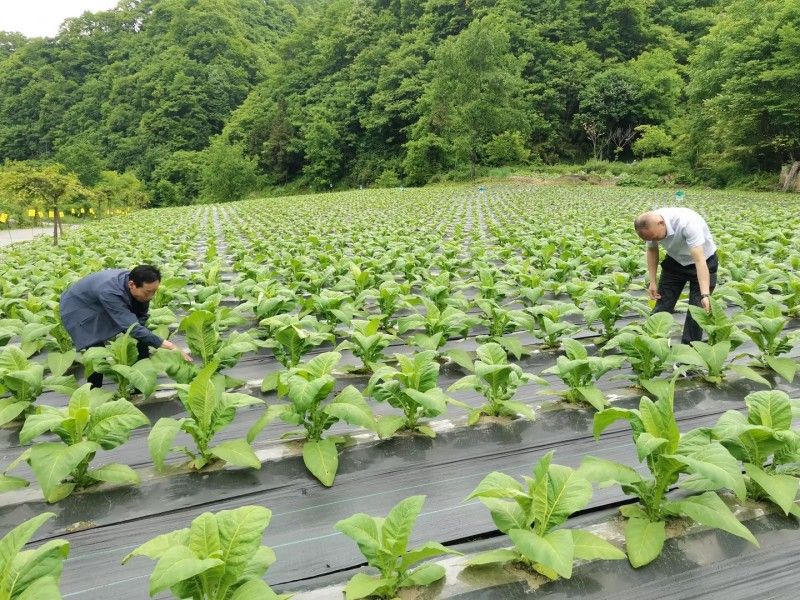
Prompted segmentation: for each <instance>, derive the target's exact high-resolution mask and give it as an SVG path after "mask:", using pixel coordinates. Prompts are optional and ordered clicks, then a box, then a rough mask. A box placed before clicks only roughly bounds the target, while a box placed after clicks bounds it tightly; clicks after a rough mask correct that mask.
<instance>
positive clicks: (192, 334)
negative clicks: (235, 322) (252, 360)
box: [178, 310, 258, 373]
mask: <svg viewBox="0 0 800 600" xmlns="http://www.w3.org/2000/svg"><path fill="white" fill-rule="evenodd" d="M220 327H221V325H220V320H219V318H218V315H215V314H214V313H211V312H208V311H204V310H196V311H194V312H192V313H191V314H190V315H188V316H187V317H184V318H183V320H182V321H181V323H180V325H179V326H178V331H181V332H183V333H185V334H186V343H187V344H188V345H189V349H190V350H191V351H192V354H193V355H194V356H196V357H199V358H200V359H201V360H202V361H203V364H204V365H208V364H211V363H214V364H216V365H217V368H219V369H224V368H229V367H233V366H235V365H236V363H238V362H239V359H240V358H241V357H242V355H243V354H244V353H246V352H254V351H255V350H258V346H257V344H256V343H255V341H253V338H251V337H250V336H249V335H248V334H247V333H236V332H235V333H232V334H230V335H228V336H227V337H225V338H223V337H222V336H220V333H219V332H220ZM194 370H195V373H196V372H197V370H198V369H197V368H196V367H195V369H194Z"/></svg>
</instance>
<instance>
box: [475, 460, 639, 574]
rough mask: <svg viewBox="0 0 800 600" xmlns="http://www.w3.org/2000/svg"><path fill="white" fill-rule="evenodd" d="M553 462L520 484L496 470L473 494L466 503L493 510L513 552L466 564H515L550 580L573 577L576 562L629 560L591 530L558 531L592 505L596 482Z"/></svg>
mask: <svg viewBox="0 0 800 600" xmlns="http://www.w3.org/2000/svg"><path fill="white" fill-rule="evenodd" d="M552 459H553V452H552V451H550V452H548V453H547V454H546V455H545V456H544V457H542V459H541V460H539V462H538V463H536V466H535V467H534V468H533V477H525V478H524V479H525V482H524V483H522V484H521V483H519V482H518V481H517V480H516V479H514V478H513V477H510V476H508V475H506V474H504V473H499V472H497V471H495V472H493V473H490V474H489V475H487V476H486V477H485V478H484V479H483V481H481V483H480V484H479V485H478V487H477V488H475V489H474V490H473V491H472V493H470V495H469V496H468V497H467V500H471V499H472V498H478V499H479V500H480V501H481V502H482V503H483V504H484V506H486V508H488V509H489V512H491V514H492V520H493V521H494V523H495V525H497V528H498V530H500V531H501V532H502V533H504V534H506V535H507V536H509V537H510V538H511V540H512V541H513V542H514V548H511V549H500V550H491V551H489V552H484V553H481V554H479V555H478V556H476V557H475V558H473V559H472V560H470V561H469V563H467V564H468V565H472V566H476V565H488V564H491V563H505V562H509V561H517V562H521V563H523V564H525V565H526V566H528V567H529V568H531V569H533V570H535V571H537V572H538V573H541V574H542V575H544V576H545V577H547V578H549V579H556V578H557V577H564V578H565V579H569V578H570V577H571V576H572V563H573V562H574V561H575V559H584V560H594V559H608V560H619V559H623V558H625V553H624V552H622V551H621V550H619V549H618V548H617V547H615V546H614V545H612V544H610V543H609V542H607V541H606V540H604V539H603V538H601V537H599V536H597V535H595V534H593V533H591V532H589V531H585V530H583V529H565V528H561V527H560V526H561V525H563V524H564V523H565V522H566V521H567V519H568V518H569V516H570V515H572V514H573V513H575V512H576V511H579V510H581V509H582V508H584V507H586V505H587V504H589V501H590V500H591V499H592V484H591V483H590V482H589V481H587V480H586V479H585V478H583V477H582V476H581V475H580V474H579V473H578V472H576V471H575V470H574V469H571V468H569V467H564V466H562V465H554V464H551V461H552Z"/></svg>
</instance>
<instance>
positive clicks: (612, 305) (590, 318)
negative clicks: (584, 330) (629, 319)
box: [583, 289, 649, 340]
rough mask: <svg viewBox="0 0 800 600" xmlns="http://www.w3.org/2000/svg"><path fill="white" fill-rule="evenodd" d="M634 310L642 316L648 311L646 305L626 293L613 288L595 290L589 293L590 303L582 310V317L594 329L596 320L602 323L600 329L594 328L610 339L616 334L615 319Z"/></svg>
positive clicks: (606, 338)
mask: <svg viewBox="0 0 800 600" xmlns="http://www.w3.org/2000/svg"><path fill="white" fill-rule="evenodd" d="M629 311H634V312H637V313H639V314H640V315H642V316H644V315H646V314H647V313H648V312H649V311H648V308H647V306H646V305H645V304H644V303H642V302H640V301H638V300H637V299H636V298H634V297H633V296H631V295H630V294H627V293H619V292H615V291H613V290H607V289H606V290H595V291H594V292H592V293H591V294H590V304H589V306H587V307H586V308H584V310H583V318H584V319H585V320H586V323H587V324H588V325H589V328H590V329H594V327H593V325H594V323H596V322H597V321H599V322H600V323H601V324H602V329H600V330H596V329H595V331H598V332H599V333H600V335H601V338H602V339H603V340H610V339H611V338H613V337H614V336H615V335H617V331H618V330H617V326H616V324H617V321H618V320H619V319H620V318H622V317H623V316H624V315H625V314H626V313H627V312H629Z"/></svg>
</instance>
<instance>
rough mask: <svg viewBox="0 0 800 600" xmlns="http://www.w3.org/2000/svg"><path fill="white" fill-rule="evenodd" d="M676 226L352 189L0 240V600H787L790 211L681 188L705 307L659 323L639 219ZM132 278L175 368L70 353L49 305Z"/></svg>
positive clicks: (664, 202) (758, 198) (492, 189)
mask: <svg viewBox="0 0 800 600" xmlns="http://www.w3.org/2000/svg"><path fill="white" fill-rule="evenodd" d="M672 202H673V200H672V197H671V193H670V192H666V191H663V190H661V191H659V190H642V189H636V188H627V189H623V188H611V187H609V188H603V187H584V188H579V187H557V186H532V185H526V184H522V183H519V184H492V185H486V186H484V187H478V186H476V185H471V186H468V187H464V186H454V187H441V188H427V189H410V188H409V189H392V190H362V191H351V192H343V193H329V194H323V195H315V196H295V197H286V198H269V199H259V200H246V201H242V202H236V203H229V204H216V205H199V206H192V207H180V208H163V209H154V210H147V211H139V212H136V213H133V214H130V215H127V216H124V217H118V218H110V219H107V220H103V221H100V222H97V223H95V224H90V225H84V226H82V227H80V228H76V229H75V230H73V231H70V232H68V233H67V234H66V235H65V237H64V238H63V240H62V242H61V244H60V245H59V246H58V247H53V246H52V242H51V241H48V240H46V239H39V240H36V241H33V242H27V243H22V244H16V245H13V246H9V247H7V248H3V249H2V250H0V289H1V290H2V298H1V299H0V425H2V429H0V472H2V475H0V492H2V493H0V523H1V524H2V527H1V528H0V534H1V535H0V538H2V541H0V600H5V599H8V600H11V599H19V600H29V599H33V598H36V599H41V598H61V597H63V598H73V599H76V600H78V599H80V600H90V599H107V598H114V599H115V600H128V599H139V598H146V597H148V595H150V596H153V597H156V598H181V599H183V598H191V599H193V600H195V599H196V600H212V599H213V600H248V599H265V598H285V597H289V596H290V595H294V596H293V597H295V598H305V599H308V600H311V599H314V598H342V597H346V598H348V599H356V598H367V597H376V598H377V597H380V598H396V597H399V598H404V599H405V598H437V597H440V598H461V599H464V600H468V599H473V600H476V599H478V598H521V597H528V596H527V594H529V593H531V590H535V591H534V592H533V594H534V596H533V597H537V596H541V597H545V596H547V597H553V598H556V597H560V598H563V597H567V596H570V597H571V596H573V595H582V596H585V597H597V598H601V597H609V596H613V597H615V598H625V597H631V598H632V597H641V596H642V594H648V595H649V596H650V597H653V598H657V597H671V598H676V597H695V595H696V596H698V597H699V596H702V595H703V590H714V591H715V592H717V593H721V591H725V593H726V597H728V598H738V597H742V598H744V597H752V596H749V595H748V594H750V593H752V592H753V588H752V587H749V586H753V585H754V583H753V577H754V573H759V572H762V573H763V572H770V573H773V570H774V574H775V575H774V576H770V577H766V578H763V579H760V580H759V581H758V583H757V585H758V592H759V594H761V596H762V597H787V596H785V595H786V594H788V595H790V596H791V595H792V592H790V590H793V589H796V585H797V583H798V582H797V577H796V576H793V575H791V573H792V572H797V568H796V567H797V566H798V559H797V556H800V536H798V535H797V530H798V521H797V517H800V508H798V505H797V504H796V499H797V493H798V487H799V486H800V479H798V477H800V430H798V428H797V424H798V417H800V384H799V383H798V377H797V376H796V374H797V373H796V372H797V370H798V365H799V364H800V363H798V352H797V347H798V342H800V329H798V323H799V319H800V202H799V201H798V200H796V199H792V198H791V197H789V196H785V195H779V194H748V193H727V192H711V191H708V192H705V191H701V190H691V191H690V192H689V194H688V195H687V198H686V200H685V205H686V206H689V207H690V208H693V209H695V210H697V211H698V212H699V213H700V214H701V215H703V216H704V217H705V218H706V220H707V221H708V223H709V227H710V229H711V231H712V233H713V235H714V239H715V242H716V243H717V246H718V248H719V249H718V255H719V262H720V267H719V272H718V278H719V281H718V285H717V288H716V290H715V291H714V293H713V295H712V311H711V314H709V315H706V314H705V313H704V312H703V311H702V310H700V309H697V308H694V307H693V308H691V309H690V308H689V307H688V305H687V303H686V300H685V296H684V300H682V301H681V302H680V303H679V305H678V307H677V310H676V312H675V314H667V313H661V314H656V315H651V314H650V311H651V308H652V304H651V303H650V301H649V300H648V298H647V294H646V287H647V282H646V264H645V252H644V248H645V246H644V243H643V242H641V240H639V238H638V237H637V236H636V234H635V232H634V230H633V219H634V217H635V216H636V215H637V214H639V213H640V212H642V211H644V210H648V209H652V208H657V207H660V206H668V205H670V204H671V203H672ZM143 263H145V264H153V265H155V266H157V267H159V268H160V269H161V271H162V274H163V279H162V282H161V287H160V289H159V291H158V293H157V295H156V296H155V298H154V299H153V301H152V302H151V306H150V320H149V323H148V325H149V327H150V328H151V329H153V330H154V331H156V332H157V333H158V334H159V335H161V336H162V337H169V339H171V340H173V341H175V342H176V343H178V344H179V345H181V346H182V347H185V348H188V349H189V350H190V351H191V353H192V355H193V357H194V359H195V360H194V362H193V363H187V362H184V361H183V360H182V359H181V358H180V355H179V354H178V353H176V352H170V351H167V350H157V351H153V353H152V354H151V357H150V358H149V359H144V360H141V361H140V360H138V356H137V352H136V344H135V340H133V339H132V338H131V337H130V336H129V335H128V334H121V335H120V336H119V337H117V338H116V339H114V340H112V341H110V342H109V343H108V344H107V345H106V346H105V347H104V348H93V349H89V350H87V351H84V352H76V351H75V349H74V348H72V344H71V340H70V338H69V336H68V335H67V333H66V331H65V330H64V328H63V325H62V324H61V322H60V319H59V315H58V301H59V298H60V295H61V293H62V292H63V291H64V290H65V289H66V288H67V286H69V285H70V284H71V283H72V282H74V281H76V280H77V279H79V278H81V277H83V276H85V275H87V274H89V273H92V272H95V271H98V270H101V269H106V268H132V267H133V266H135V265H137V264H143ZM686 292H688V288H687V290H686ZM687 310H692V311H693V314H694V316H695V318H696V320H697V321H698V322H699V323H700V324H701V326H702V328H703V330H704V331H705V341H704V342H702V343H700V342H695V343H693V344H692V345H691V346H686V345H682V344H680V331H681V328H682V323H683V320H684V318H685V314H686V312H687ZM93 371H99V372H101V373H103V374H104V377H105V385H104V387H103V388H102V389H98V390H90V389H89V386H88V384H86V383H85V374H86V373H91V372H93ZM3 536H5V537H3ZM264 544H266V545H264Z"/></svg>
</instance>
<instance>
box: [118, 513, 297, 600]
mask: <svg viewBox="0 0 800 600" xmlns="http://www.w3.org/2000/svg"><path fill="white" fill-rule="evenodd" d="M271 518H272V512H271V511H270V510H269V509H268V508H264V507H263V506H242V507H241V508H237V509H234V510H222V511H220V512H218V513H216V514H214V513H210V512H207V513H203V514H202V515H200V516H199V517H197V518H196V519H194V520H193V521H192V523H191V525H190V526H189V528H188V529H178V530H177V531H172V532H170V533H166V534H164V535H159V536H158V537H155V538H153V539H152V540H150V541H149V542H145V543H144V544H142V545H141V546H139V547H138V548H136V550H134V551H133V552H131V553H130V554H128V555H127V556H126V557H125V558H124V559H122V564H123V565H124V564H125V563H127V562H128V561H129V560H130V559H131V558H133V557H134V556H146V557H147V558H150V559H152V560H156V561H158V562H157V563H156V566H155V568H154V569H153V572H152V574H151V575H150V590H149V591H150V596H151V597H152V596H155V595H156V594H159V593H160V592H163V591H164V590H167V589H168V590H169V591H170V592H172V595H173V596H174V597H175V598H179V599H183V598H187V599H188V598H191V599H192V600H285V599H286V598H288V597H289V596H288V595H283V594H281V595H278V594H276V593H275V592H274V591H272V589H271V588H270V587H269V586H268V585H267V584H266V583H265V582H264V580H263V579H262V577H263V576H264V573H266V572H267V569H269V567H270V566H271V565H272V564H273V563H274V562H275V553H274V552H273V551H272V548H269V547H268V546H262V545H261V540H262V538H263V537H264V530H265V529H266V528H267V525H269V521H270V519H271Z"/></svg>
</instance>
